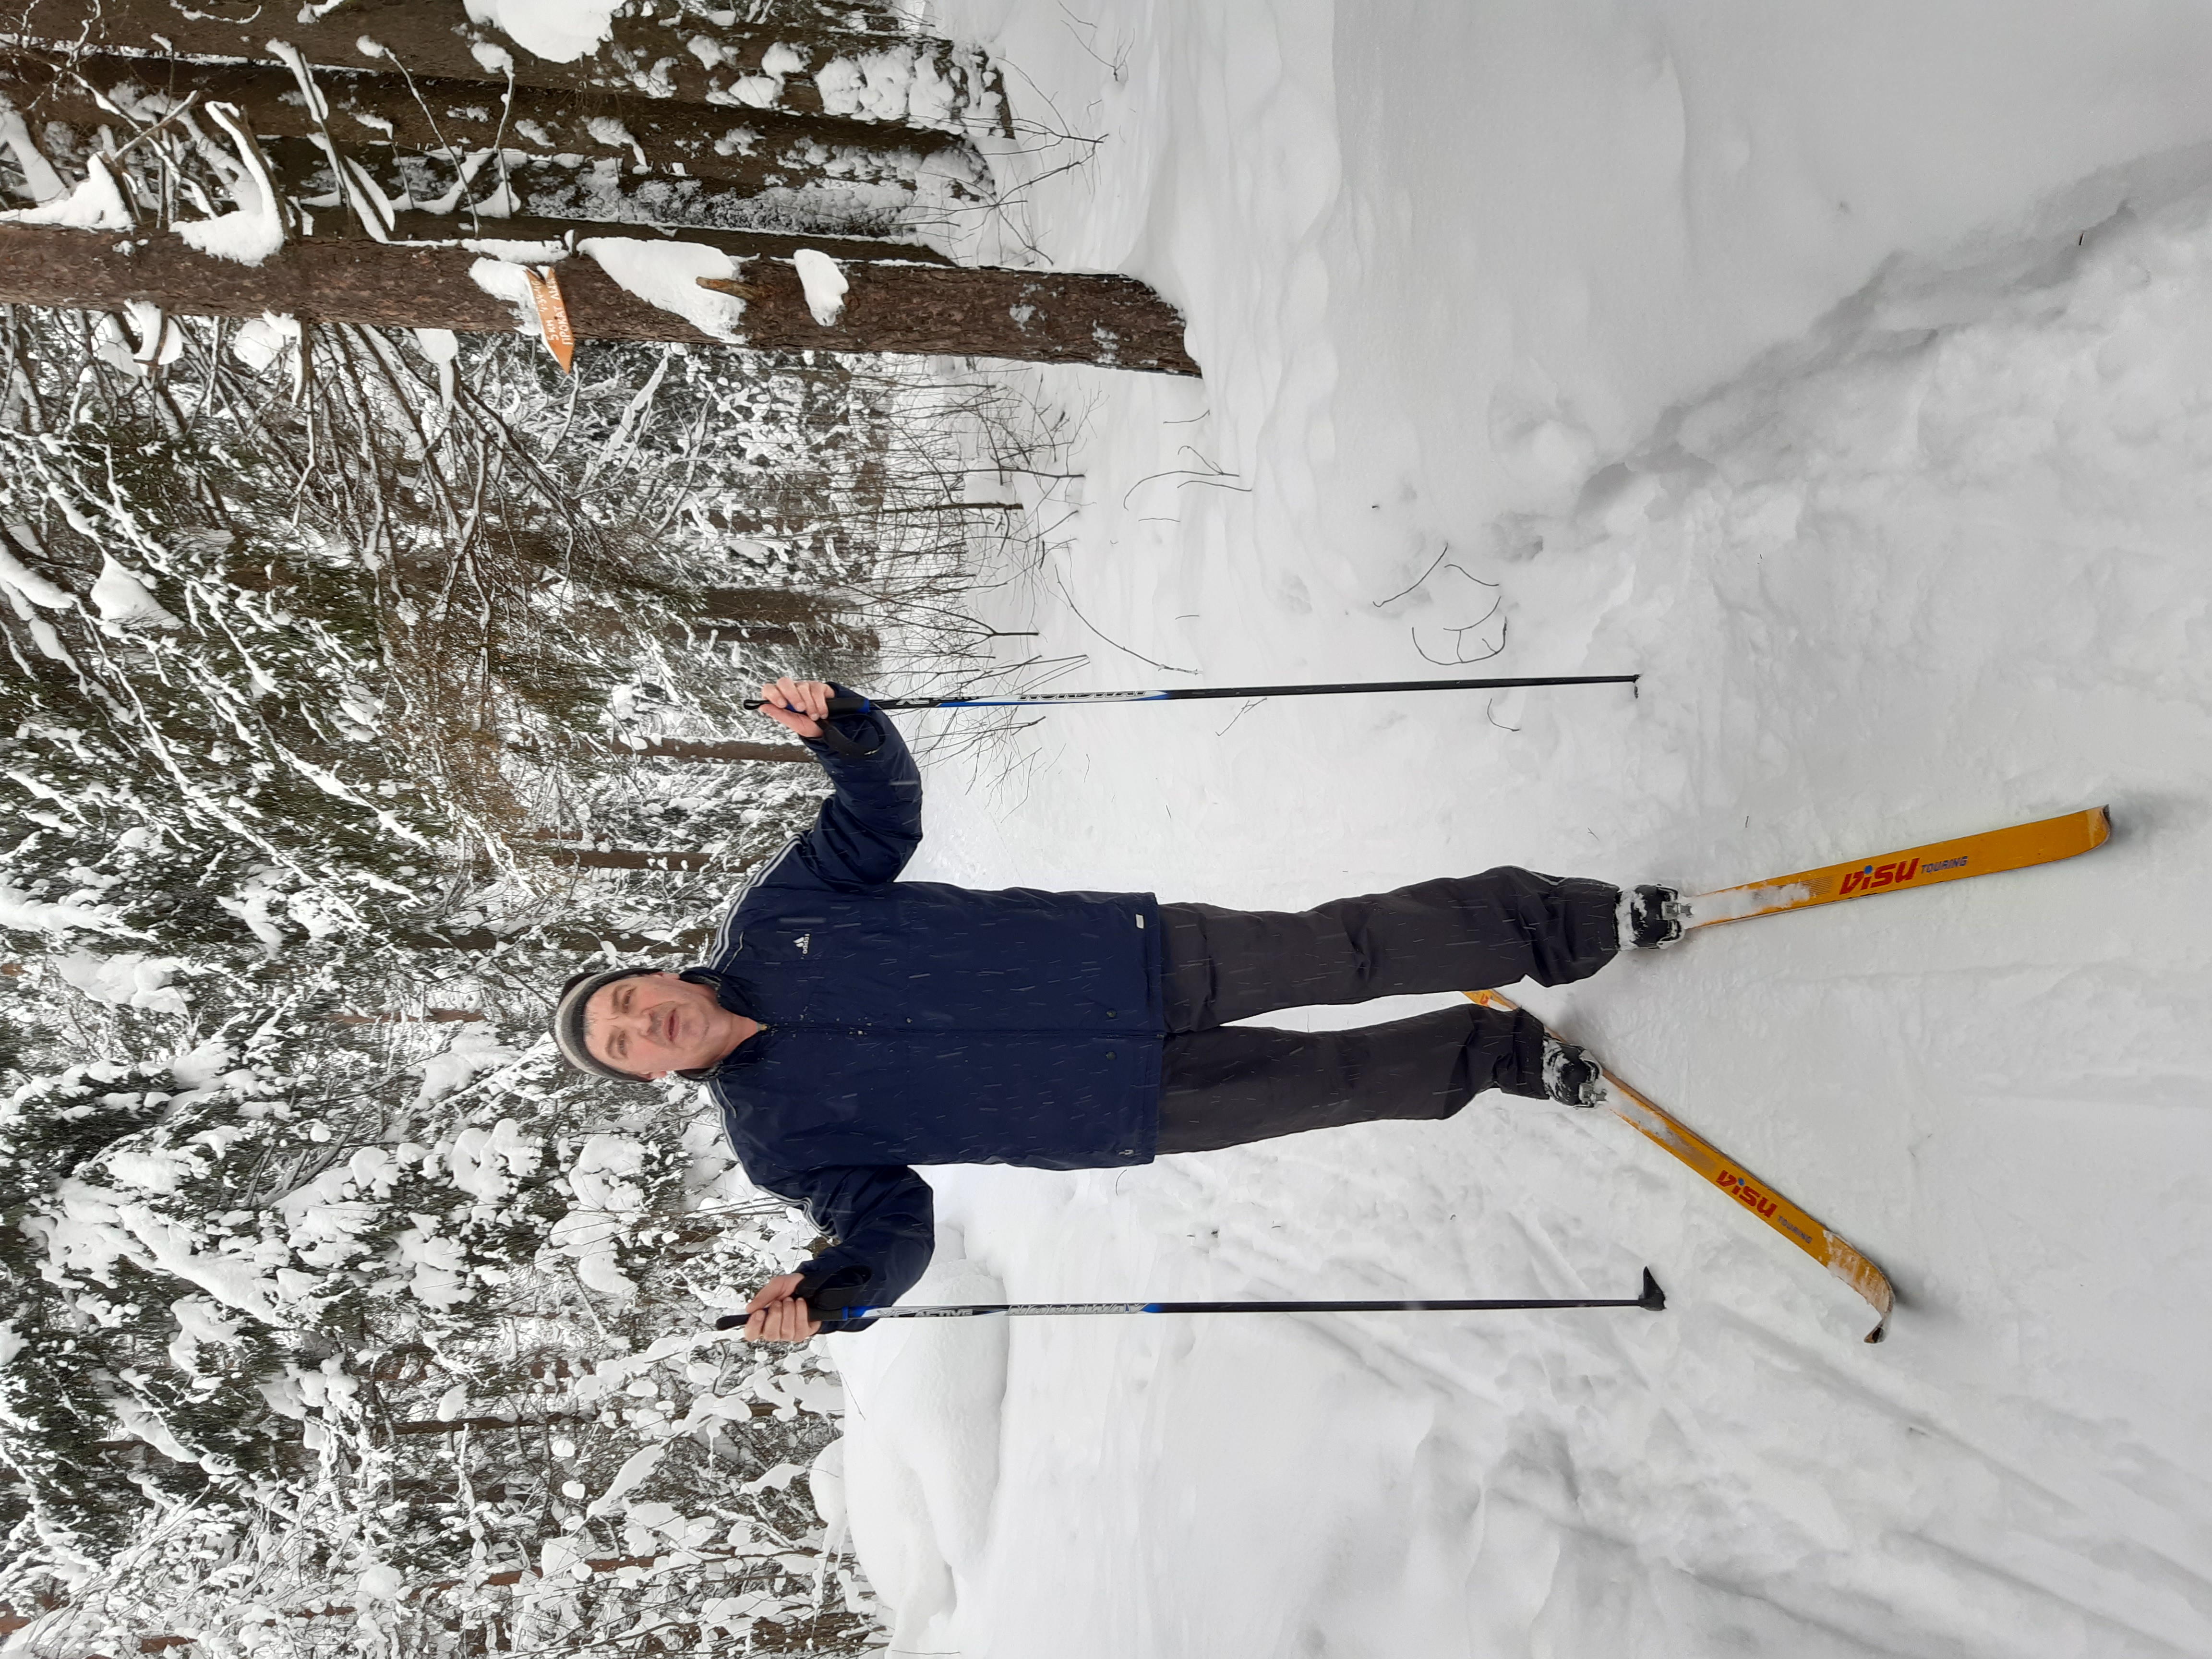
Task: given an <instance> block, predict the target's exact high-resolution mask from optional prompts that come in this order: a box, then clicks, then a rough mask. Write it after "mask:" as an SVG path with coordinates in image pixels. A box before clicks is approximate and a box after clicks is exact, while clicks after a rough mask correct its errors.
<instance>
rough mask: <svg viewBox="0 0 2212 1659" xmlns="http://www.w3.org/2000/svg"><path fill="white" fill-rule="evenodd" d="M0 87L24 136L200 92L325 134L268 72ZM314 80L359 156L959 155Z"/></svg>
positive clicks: (853, 165)
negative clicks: (380, 151)
mask: <svg viewBox="0 0 2212 1659" xmlns="http://www.w3.org/2000/svg"><path fill="white" fill-rule="evenodd" d="M6 78H7V82H8V87H9V96H10V97H11V98H12V99H14V100H15V102H16V104H17V105H18V106H20V107H21V109H22V112H23V114H24V115H25V117H26V118H27V119H29V120H31V121H32V122H33V131H38V130H39V124H42V123H44V122H46V121H63V122H66V123H69V124H70V125H73V126H76V127H77V128H79V129H80V130H82V131H84V132H87V133H92V132H96V131H98V130H99V129H100V127H102V126H113V125H116V120H115V116H114V114H113V113H112V111H110V110H109V109H107V108H106V107H104V105H103V100H106V102H108V103H112V104H115V105H117V106H120V107H122V108H124V109H125V110H126V111H136V112H138V113H139V114H140V115H141V116H142V118H144V119H146V120H147V121H149V123H150V122H151V121H153V120H155V119H156V118H158V117H157V116H155V114H153V113H151V112H150V111H158V110H160V109H161V108H163V107H164V106H166V105H167V104H169V103H170V102H171V101H172V100H177V99H180V98H182V97H183V96H184V95H185V94H186V93H188V92H197V93H198V94H199V95H200V97H201V99H202V100H203V101H206V102H220V103H225V104H230V105H234V106H236V107H237V108H239V109H240V111H241V112H243V113H244V115H245V117H246V124H247V125H249V126H250V127H252V130H253V131H254V133H255V135H256V136H257V137H261V138H263V139H264V140H266V139H283V138H307V137H313V136H314V135H316V134H317V133H319V132H321V131H323V130H324V126H325V123H324V122H322V121H320V120H318V119H317V118H316V117H315V116H314V115H313V113H311V112H309V110H308V109H307V104H306V100H304V99H303V98H302V97H301V94H300V89H299V87H300V83H299V80H298V77H297V76H295V75H294V74H293V72H292V71H291V70H289V68H286V67H285V66H284V65H283V64H276V63H258V64H241V63H229V64H224V63H193V62H187V61H183V60H179V59H175V58H144V57H140V56H138V55H137V54H135V53H124V52H76V53H69V52H59V51H57V52H52V53H50V54H42V55H40V56H38V57H31V56H27V55H26V56H23V57H21V58H18V60H17V61H16V62H15V63H14V64H10V65H9V66H8V70H7V76H6ZM315 81H316V85H317V87H318V88H319V90H320V91H321V93H322V94H323V96H324V98H325V100H327V101H328V103H329V105H330V115H329V118H328V128H329V131H330V132H331V136H332V137H335V138H336V139H337V142H338V143H341V144H343V145H346V146H348V147H349V149H351V148H352V147H354V146H359V147H361V155H362V159H364V160H369V159H372V158H373V156H374V151H375V149H376V148H377V147H379V146H397V147H398V149H410V150H421V151H424V152H426V153H428V154H429V155H455V154H459V155H466V154H469V153H471V152H474V151H481V150H486V149H494V148H498V149H507V150H511V151H514V152H516V153H517V154H518V155H521V156H524V157H531V158H547V157H551V156H555V155H569V156H575V157H580V158H582V159H583V160H584V161H585V162H586V164H588V163H589V162H590V161H592V160H594V159H599V158H605V159H606V160H611V161H615V162H617V163H618V164H619V166H620V167H621V168H622V170H623V172H624V173H628V172H629V169H630V168H631V167H633V166H635V167H641V168H650V169H652V170H653V171H654V172H656V173H674V174H677V175H680V176H684V177H688V178H693V179H714V180H717V181H719V182H721V183H725V184H730V185H738V186H741V187H743V188H744V190H745V191H748V192H751V193H758V192H760V191H765V190H769V189H774V188H787V187H790V186H793V185H798V184H801V183H805V182H806V181H807V179H808V177H809V176H810V173H811V172H812V171H813V170H814V169H815V168H816V167H817V165H818V164H817V162H815V161H814V160H813V158H814V157H817V156H820V157H823V158H824V159H828V158H833V157H834V158H835V159H836V161H838V164H839V166H838V172H837V173H836V175H835V176H836V177H838V178H841V179H844V180H845V181H846V182H848V183H849V182H850V181H851V180H852V179H855V178H877V177H884V178H890V177H899V176H911V175H912V174H913V173H915V171H916V169H917V168H918V167H920V166H921V162H922V161H923V160H924V159H925V158H927V157H929V156H932V155H938V154H939V153H940V152H942V151H945V150H947V149H957V150H965V149H967V148H968V145H967V141H966V140H965V139H964V138H963V137H961V136H960V135H959V134H958V133H957V132H946V131H939V130H935V129H931V128H921V127H900V126H891V125H886V124H884V123H883V122H879V121H866V120H860V119H857V118H850V117H845V116H836V115H819V114H817V115H802V114H795V113H791V112H786V111H783V110H759V109H744V108H735V109H732V108H728V107H725V106H716V105H710V104H690V103H680V102H677V101H675V100H671V99H665V98H649V97H646V96H644V95H642V94H629V95H627V96H619V95H618V96H614V97H609V96H606V95H604V94H602V95H598V96H594V97H592V98H591V99H589V100H586V99H582V98H579V97H578V96H577V95H576V94H575V93H574V91H570V90H559V89H553V88H540V87H532V86H518V87H516V88H515V89H514V92H513V95H512V97H511V98H510V97H507V96H506V95H505V93H504V88H500V89H499V90H498V91H497V92H494V91H493V90H492V89H490V88H487V87H486V86H485V85H484V83H483V79H482V78H481V76H479V77H478V78H476V79H473V80H468V81H457V80H446V79H441V78H424V77H422V76H416V78H415V79H414V80H413V82H411V83H410V82H409V81H408V80H407V79H405V78H404V77H403V76H398V75H395V74H392V73H389V72H379V71H378V70H374V69H371V68H359V69H354V68H343V69H331V68H324V69H319V70H317V72H316V76H315ZM149 97H150V98H151V99H152V102H151V103H150V105H148V104H146V100H148V99H149ZM142 106H143V107H142ZM125 136H127V131H126V134H125ZM492 171H493V172H494V173H495V171H496V170H492ZM501 234H506V233H504V232H502V233H501Z"/></svg>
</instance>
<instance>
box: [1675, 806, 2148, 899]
mask: <svg viewBox="0 0 2212 1659" xmlns="http://www.w3.org/2000/svg"><path fill="white" fill-rule="evenodd" d="M2111 835H2112V818H2111V817H2110V815H2109V814H2108V813H2107V812H2106V809H2105V808H2103V807H2101V806H2093V807H2091V808H2089V809H2088V811H2085V812H2069V813H2067V814H2066V815H2065V816H2064V817H2056V818H2044V819H2042V820H2041V821H2039V822H2038V823H2015V824H2013V825H2011V826H2009V827H2008V828H2007V829H1985V830H1984V831H1983V832H1982V833H1981V834H1980V835H1978V836H1960V837H1959V839H1958V840H1956V841H1939V842H1932V843H1930V844H1929V845H1928V846H1926V847H1910V848H1906V849H1905V851H1904V852H1902V853H1881V854H1876V855H1875V857H1873V858H1870V859H1853V860H1851V861H1850V863H1848V864H1832V865H1830V866H1827V867H1826V869H1824V870H1806V871H1803V872H1800V873H1798V874H1796V875H1794V876H1779V877H1777V878H1774V879H1772V880H1771V881H1759V882H1753V883H1750V884H1747V885H1746V886H1742V887H1724V888H1723V889H1721V890H1720V891H1718V892H1717V893H1699V894H1698V895H1697V896H1695V897H1689V898H1684V899H1683V900H1681V901H1680V907H1679V909H1678V911H1677V913H1676V914H1678V915H1680V919H1681V922H1682V925H1683V927H1685V928H1691V927H1717V926H1718V925H1719V924H1720V923H1722V922H1724V921H1745V920H1747V919H1748V918H1749V917H1752V916H1771V915H1774V914H1776V913H1777V912H1778V911H1782V910H1803V909H1807V908H1810V907H1811V906H1813V905H1815V904H1833V903H1835V902H1837V901H1838V900H1839V899H1854V898H1866V897H1869V896H1871V895H1873V894H1875V893H1902V892H1904V891H1905V890H1907V889H1908V888H1913V887H1932V886H1934V885H1935V884H1936V883H1937V882H1942V881H1964V880H1966V878H1967V877H1969V876H1988V875H1995V874H1996V872H1999V871H2001V870H2023V869H2026V868H2027V866H2029V865H2032V864H2051V863H2055V862H2056V861H2057V860H2060V859H2070V858H2072V857H2073V856H2074V855H2075V854H2077V853H2086V852H2087V851H2089V849H2090V848H2093V847H2102V846H2103V845H2104V844H2105V842H2106V838H2107V837H2108V836H2111Z"/></svg>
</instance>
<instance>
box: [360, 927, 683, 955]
mask: <svg viewBox="0 0 2212 1659" xmlns="http://www.w3.org/2000/svg"><path fill="white" fill-rule="evenodd" d="M713 938H714V929H713V928H711V927H687V928H685V929H684V930H683V931H682V932H681V933H677V934H675V935H674V936H673V937H671V938H669V939H659V938H656V937H655V936H654V935H653V934H650V933H592V932H591V931H589V930H588V929H586V928H580V927H533V928H527V929H525V930H524V931H523V932H521V933H495V932H494V931H493V930H492V929H491V928H489V927H465V928H446V927H435V928H433V927H422V928H410V929H408V930H405V931H404V932H400V933H394V934H392V944H394V945H398V946H399V947H400V948H402V949H403V950H408V951H474V952H476V953H477V954H478V955H480V956H489V955H491V954H493V953H494V952H495V951H498V950H499V949H500V948H501V947H502V946H504V945H513V946H516V947H518V948H523V949H531V948H537V949H544V950H550V951H566V952H568V954H569V955H572V956H579V957H590V956H597V955H598V954H599V952H600V951H603V950H604V951H612V952H614V953H615V954H616V955H617V956H626V957H635V956H650V955H653V954H655V953H658V954H659V955H662V956H666V955H669V954H671V953H676V954H680V955H688V954H690V953H691V952H694V951H698V950H700V949H701V948H702V947H703V946H704V945H706V944H707V943H708V941H709V940H710V939H713Z"/></svg>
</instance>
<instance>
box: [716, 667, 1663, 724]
mask: <svg viewBox="0 0 2212 1659" xmlns="http://www.w3.org/2000/svg"><path fill="white" fill-rule="evenodd" d="M1638 678H1640V677H1639V676H1638V675H1635V674H1559V675H1551V676H1545V677H1539V678H1533V679H1502V680H1364V681H1350V682H1347V683H1346V684H1339V685H1218V686H1206V687H1198V686H1182V687H1170V688H1168V689H1165V690H1156V691H1032V692H1027V693H1024V694H1021V695H1018V696H1004V697H862V696H842V697H832V698H830V699H829V712H830V713H831V714H865V713H866V711H867V710H869V709H871V708H881V709H887V710H890V711H893V712H897V711H902V710H907V709H915V708H1055V707H1059V706H1060V705H1063V704H1071V703H1085V702H1195V701H1197V700H1199V699H1200V698H1205V697H1337V696H1350V695H1352V693H1354V692H1362V691H1504V690H1513V689H1515V688H1516V687H1520V686H1540V685H1633V684H1636V682H1637V680H1638ZM745 707H746V708H760V707H761V702H760V699H759V698H757V697H748V698H746V699H745Z"/></svg>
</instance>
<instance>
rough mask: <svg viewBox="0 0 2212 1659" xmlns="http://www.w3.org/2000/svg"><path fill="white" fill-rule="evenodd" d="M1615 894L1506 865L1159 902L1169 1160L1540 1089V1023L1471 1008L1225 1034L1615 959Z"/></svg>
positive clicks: (1570, 972) (1164, 1132)
mask: <svg viewBox="0 0 2212 1659" xmlns="http://www.w3.org/2000/svg"><path fill="white" fill-rule="evenodd" d="M1619 899H1620V890H1619V889H1617V888H1614V887H1612V886H1610V885H1608V884H1606V883H1604V882H1601V881H1589V880H1585V879H1583V878H1564V879H1563V878H1559V877H1556V876H1541V875H1538V874H1536V873H1535V872H1533V871H1528V870H1516V869H1513V868H1510V867H1508V868H1503V869H1498V870H1486V871H1485V872H1483V873H1482V874H1480V875H1479V876H1465V877H1456V878H1447V879H1444V880H1442V881H1425V882H1422V883H1420V884H1418V885H1416V886H1413V887H1401V888H1400V889H1399V890H1397V891H1396V892H1395V893H1377V894H1373V895H1370V896H1368V897H1365V898H1349V899H1338V900H1336V901H1334V902H1332V903H1328V904H1322V905H1317V906H1316V907H1315V908H1313V909H1310V910H1300V911H1295V912H1291V911H1272V910H1225V909H1223V908H1219V907H1218V906H1216V905H1212V904H1163V905H1162V906H1160V921H1161V924H1162V927H1163V929H1164V933H1163V937H1162V939H1161V946H1162V953H1163V978H1164V987H1163V988H1164V997H1165V1001H1166V1014H1167V1028H1168V1038H1167V1053H1166V1056H1165V1060H1164V1064H1163V1067H1162V1076H1161V1085H1160V1133H1159V1144H1158V1150H1159V1151H1160V1152H1213V1151H1217V1150H1218V1149H1219V1148H1221V1147H1224V1146H1242V1145H1243V1144H1244V1143H1245V1142H1247V1141H1252V1140H1267V1139H1273V1137H1274V1136H1277V1135H1288V1134H1297V1133H1299V1132H1300V1131H1301V1130H1305V1129H1329V1128H1335V1127H1339V1126H1340V1125H1343V1124H1349V1123H1370V1122H1373V1121H1376V1120H1378V1119H1383V1118H1443V1117H1449V1116H1450V1115H1452V1114H1453V1113H1454V1112H1456V1111H1457V1110H1459V1109H1460V1108H1461V1107H1462V1106H1464V1105H1465V1104H1467V1103H1468V1100H1469V1099H1470V1098H1472V1097H1474V1095H1476V1094H1479V1093H1480V1092H1481V1091H1483V1090H1485V1089H1502V1090H1504V1091H1505V1092H1506V1093H1508V1094H1516V1095H1531V1096H1536V1097H1541V1096H1542V1095H1543V1093H1544V1085H1543V1059H1544V1028H1543V1026H1542V1024H1541V1023H1540V1022H1538V1021H1537V1020H1536V1019H1535V1018H1534V1017H1532V1016H1530V1015H1528V1014H1526V1013H1511V1014H1509V1013H1504V1012H1500V1011H1498V1010H1496V1009H1492V1008H1481V1007H1478V1006H1475V1005H1474V1003H1471V1002H1470V1003H1468V1004H1467V1005H1466V1006H1464V1007H1460V1008H1447V1009H1444V1010H1443V1011H1442V1012H1437V1013H1431V1014H1420V1015H1417V1016H1415V1017H1414V1018H1412V1019H1400V1020H1393V1021H1391V1022H1389V1024H1383V1025H1368V1026H1360V1027H1356V1028H1354V1029H1352V1030H1346V1031H1311V1032H1308V1031H1284V1030H1271V1029H1269V1028H1267V1027H1264V1026H1249V1025H1247V1026H1236V1027H1230V1026H1229V1024H1228V1022H1230V1021H1231V1020H1239V1019H1249V1018H1253V1017H1254V1016H1255V1015H1260V1014H1267V1013H1272V1012H1275V1011H1276V1010H1278V1009H1282V1008H1303V1007H1310V1006H1315V1005H1317V1004H1322V1003H1343V1002H1365V1001H1367V1000H1370V998H1374V997H1387V996H1400V995H1404V994H1408V993H1411V992H1417V991H1474V990H1481V989H1486V988H1488V987H1492V986H1498V985H1510V984H1511V983H1512V982H1513V981H1516V980H1517V979H1533V980H1534V981H1536V982H1537V983H1538V984H1540V985H1562V984H1565V983H1566V982H1567V981H1571V980H1577V979H1583V978H1586V977H1588V976H1589V975H1591V974H1594V973H1595V972H1596V971H1597V970H1598V969H1601V968H1602V967H1604V966H1605V964H1606V963H1608V962H1610V961H1612V960H1613V954H1614V952H1615V951H1616V950H1617V949H1618V948H1619V934H1618V930H1617V929H1616V927H1615V925H1614V921H1613V909H1614V906H1615V905H1616V903H1617V902H1619Z"/></svg>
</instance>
